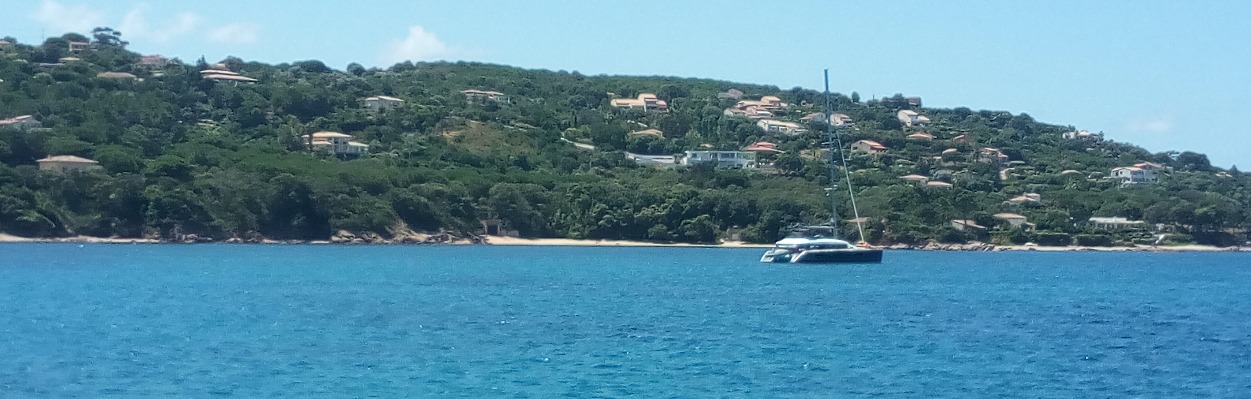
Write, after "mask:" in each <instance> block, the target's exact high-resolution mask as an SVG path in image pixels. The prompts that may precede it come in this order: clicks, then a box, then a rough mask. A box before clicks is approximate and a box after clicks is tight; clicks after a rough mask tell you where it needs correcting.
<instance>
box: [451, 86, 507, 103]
mask: <svg viewBox="0 0 1251 399" xmlns="http://www.w3.org/2000/svg"><path fill="white" fill-rule="evenodd" d="M460 93H461V94H464V95H465V100H466V101H469V102H470V103H481V102H487V101H500V100H503V99H504V93H500V92H498V91H484V90H474V89H469V90H461V91H460Z"/></svg>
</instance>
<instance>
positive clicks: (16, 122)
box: [0, 115, 43, 130]
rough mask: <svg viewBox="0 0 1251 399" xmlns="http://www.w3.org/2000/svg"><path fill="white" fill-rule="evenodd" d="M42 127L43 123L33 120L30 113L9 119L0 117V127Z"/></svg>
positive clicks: (21, 128) (17, 128) (16, 128)
mask: <svg viewBox="0 0 1251 399" xmlns="http://www.w3.org/2000/svg"><path fill="white" fill-rule="evenodd" d="M41 127H43V123H40V122H39V121H37V120H35V117H33V116H30V115H22V116H15V117H12V118H9V119H0V129H15V130H27V129H37V128H41Z"/></svg>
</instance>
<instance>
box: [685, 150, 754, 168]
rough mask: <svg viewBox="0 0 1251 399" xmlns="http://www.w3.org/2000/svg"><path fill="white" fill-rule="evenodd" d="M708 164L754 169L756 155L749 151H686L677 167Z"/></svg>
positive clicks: (720, 166)
mask: <svg viewBox="0 0 1251 399" xmlns="http://www.w3.org/2000/svg"><path fill="white" fill-rule="evenodd" d="M706 163H710V164H713V165H714V166H717V167H719V168H733V169H743V168H755V167H756V153H755V152H750V151H686V152H684V153H683V154H682V157H681V159H679V160H678V165H682V166H694V165H699V164H706Z"/></svg>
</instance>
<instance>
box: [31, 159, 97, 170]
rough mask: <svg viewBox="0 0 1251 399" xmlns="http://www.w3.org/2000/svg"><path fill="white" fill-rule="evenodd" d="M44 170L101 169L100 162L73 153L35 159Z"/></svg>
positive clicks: (40, 168)
mask: <svg viewBox="0 0 1251 399" xmlns="http://www.w3.org/2000/svg"><path fill="white" fill-rule="evenodd" d="M35 162H38V163H39V170H40V171H44V172H55V173H66V172H82V171H87V170H92V169H99V168H100V163H99V162H96V161H93V160H90V159H87V158H82V157H76V156H73V155H57V156H51V157H47V158H44V159H40V160H38V161H35Z"/></svg>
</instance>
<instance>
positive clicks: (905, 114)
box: [895, 109, 930, 127]
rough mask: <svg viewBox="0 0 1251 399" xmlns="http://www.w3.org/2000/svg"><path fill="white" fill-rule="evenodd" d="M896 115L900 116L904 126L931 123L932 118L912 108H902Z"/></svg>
mask: <svg viewBox="0 0 1251 399" xmlns="http://www.w3.org/2000/svg"><path fill="white" fill-rule="evenodd" d="M895 117H896V118H899V122H900V123H903V125H904V126H908V127H912V126H919V125H926V124H929V123H930V118H926V117H925V116H924V115H921V114H918V113H917V112H916V111H913V110H910V109H904V110H900V111H899V112H898V113H896V114H895Z"/></svg>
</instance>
